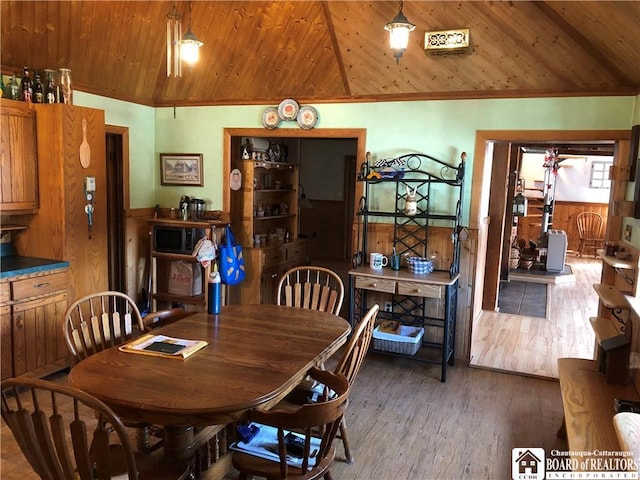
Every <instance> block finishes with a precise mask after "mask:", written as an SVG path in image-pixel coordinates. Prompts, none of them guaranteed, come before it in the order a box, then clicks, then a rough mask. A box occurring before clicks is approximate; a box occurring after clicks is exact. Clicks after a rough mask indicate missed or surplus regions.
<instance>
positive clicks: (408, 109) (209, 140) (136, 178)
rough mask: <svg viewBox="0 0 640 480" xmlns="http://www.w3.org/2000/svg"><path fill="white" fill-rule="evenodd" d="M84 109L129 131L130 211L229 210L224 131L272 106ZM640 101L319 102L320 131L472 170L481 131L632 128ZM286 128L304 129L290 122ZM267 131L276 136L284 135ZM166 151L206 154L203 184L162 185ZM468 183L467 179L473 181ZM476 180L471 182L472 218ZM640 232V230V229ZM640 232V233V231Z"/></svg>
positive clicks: (92, 100) (386, 152) (103, 104)
mask: <svg viewBox="0 0 640 480" xmlns="http://www.w3.org/2000/svg"><path fill="white" fill-rule="evenodd" d="M74 102H75V103H76V104H78V105H84V106H90V107H95V108H101V109H103V110H105V116H106V121H107V123H108V124H112V125H121V126H128V127H129V128H130V149H131V152H130V161H131V179H130V183H131V207H132V208H141V207H150V206H153V205H154V204H156V203H159V204H160V205H161V206H164V207H173V206H177V204H178V200H179V198H180V196H181V195H189V196H192V197H198V198H202V199H204V200H205V201H206V202H207V208H209V209H220V208H222V191H221V190H222V182H223V180H222V162H223V159H222V153H223V152H222V148H223V147H222V132H223V129H224V128H255V127H258V128H260V127H261V126H262V125H261V121H260V119H261V114H262V111H263V110H264V108H265V106H220V107H180V108H177V109H176V110H175V118H174V109H173V108H157V109H152V108H149V107H144V106H139V105H134V104H130V103H126V102H121V101H117V100H112V99H108V98H102V97H96V96H94V95H89V94H83V93H82V92H74ZM639 103H640V96H636V97H633V96H623V97H579V98H542V99H490V100H443V101H416V102H380V103H375V102H373V103H339V104H316V105H314V106H315V107H316V109H317V110H318V115H319V121H318V124H317V126H316V128H364V129H366V130H367V146H366V149H367V150H369V151H371V152H372V154H373V158H374V160H375V159H377V158H389V157H393V156H395V155H398V154H403V153H409V152H412V151H415V152H422V153H428V154H430V155H433V156H435V157H437V158H440V159H442V160H445V161H447V162H450V163H451V164H456V163H457V162H458V161H459V158H460V153H461V152H463V151H466V152H467V153H468V154H469V156H468V161H469V162H468V166H467V172H469V174H470V172H471V171H472V168H473V158H472V156H473V152H474V147H475V145H474V143H475V135H476V131H477V130H541V129H544V130H590V129H629V128H630V127H631V126H632V125H633V124H634V123H638V121H640V107H638V104H639ZM280 128H299V127H298V126H297V124H296V123H295V122H283V123H282V124H281V127H280ZM265 132H269V133H271V134H272V135H273V136H277V132H278V130H273V131H268V130H265ZM159 153H202V154H203V155H204V178H205V184H204V187H189V188H183V187H173V186H172V187H169V186H165V187H162V186H160V180H159V161H158V154H159ZM467 178H468V177H467ZM471 184H472V182H471V181H467V182H466V186H465V187H466V191H465V199H466V201H467V203H466V205H465V208H464V211H465V222H466V221H467V217H468V202H469V199H470V190H471ZM639 230H640V229H639ZM638 233H639V234H640V231H639V232H638Z"/></svg>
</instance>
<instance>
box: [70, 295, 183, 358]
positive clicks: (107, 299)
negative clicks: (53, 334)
mask: <svg viewBox="0 0 640 480" xmlns="http://www.w3.org/2000/svg"><path fill="white" fill-rule="evenodd" d="M187 315H189V312H186V311H185V310H183V309H180V308H173V309H170V310H163V311H158V312H150V313H148V314H147V315H145V316H144V317H143V316H142V315H141V313H140V310H139V309H138V307H137V305H136V304H135V302H134V301H133V299H131V297H129V296H128V295H126V294H124V293H122V292H115V291H104V292H98V293H92V294H89V295H85V296H84V297H81V298H79V299H77V300H76V301H74V302H73V303H72V304H71V305H70V306H69V308H67V311H66V313H65V321H64V332H63V333H64V339H65V342H66V343H67V347H68V348H69V351H70V352H71V355H72V356H73V358H74V360H75V362H80V361H82V360H83V359H85V358H87V357H90V356H91V355H93V354H95V353H97V352H100V351H102V350H106V349H107V348H111V347H114V346H116V345H122V344H124V343H127V342H128V341H130V340H131V339H133V338H135V337H137V336H139V335H141V334H142V333H145V332H149V331H151V330H152V329H154V328H157V327H160V326H164V325H167V324H169V323H172V322H175V321H176V320H179V319H180V318H184V317H185V316H187Z"/></svg>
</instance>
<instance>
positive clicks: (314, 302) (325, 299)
mask: <svg viewBox="0 0 640 480" xmlns="http://www.w3.org/2000/svg"><path fill="white" fill-rule="evenodd" d="M343 300H344V284H343V283H342V280H341V279H340V277H339V276H338V274H336V273H335V272H333V271H332V270H329V269H328V268H324V267H316V266H302V267H294V268H291V269H289V270H288V271H286V272H285V273H284V274H283V275H282V277H281V278H280V281H279V282H278V288H277V304H278V305H287V306H289V307H299V308H309V309H312V310H320V311H322V312H329V313H333V314H334V315H340V308H342V302H343Z"/></svg>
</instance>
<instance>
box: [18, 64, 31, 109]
mask: <svg viewBox="0 0 640 480" xmlns="http://www.w3.org/2000/svg"><path fill="white" fill-rule="evenodd" d="M21 86H22V93H21V97H20V100H22V101H23V102H27V103H32V102H33V81H32V80H31V75H30V74H29V67H24V70H23V72H22V84H21Z"/></svg>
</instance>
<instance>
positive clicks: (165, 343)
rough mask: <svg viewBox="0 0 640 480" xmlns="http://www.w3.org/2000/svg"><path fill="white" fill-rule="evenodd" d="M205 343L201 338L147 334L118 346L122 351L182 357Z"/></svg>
mask: <svg viewBox="0 0 640 480" xmlns="http://www.w3.org/2000/svg"><path fill="white" fill-rule="evenodd" d="M207 345H208V343H207V342H205V341H203V340H186V339H184V338H173V337H167V336H166V335H153V334H148V335H143V336H142V337H140V338H137V339H135V340H133V341H132V342H129V343H127V344H125V345H122V346H120V347H119V349H120V351H122V352H129V353H141V354H143V355H154V356H157V357H166V358H182V359H184V358H188V357H190V356H191V355H193V354H194V353H196V352H197V351H198V350H200V349H202V348H204V347H206V346H207Z"/></svg>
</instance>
